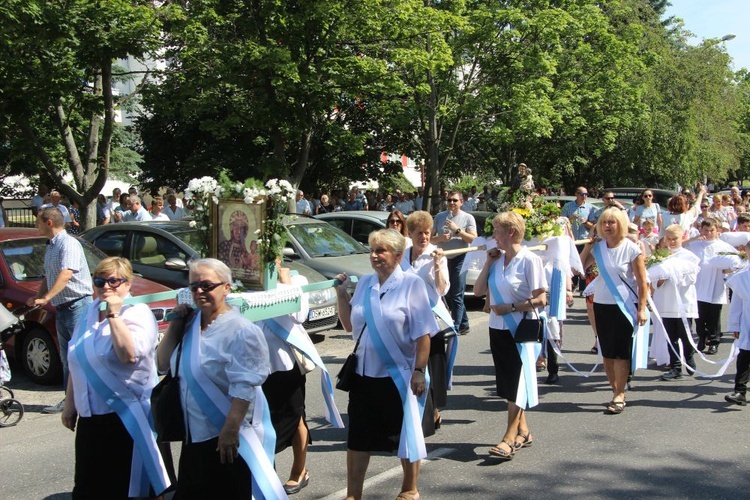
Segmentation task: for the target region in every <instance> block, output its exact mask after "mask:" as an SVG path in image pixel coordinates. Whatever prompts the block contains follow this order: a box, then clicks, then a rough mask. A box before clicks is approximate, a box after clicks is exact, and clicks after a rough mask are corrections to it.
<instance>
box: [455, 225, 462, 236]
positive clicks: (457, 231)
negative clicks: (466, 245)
mask: <svg viewBox="0 0 750 500" xmlns="http://www.w3.org/2000/svg"><path fill="white" fill-rule="evenodd" d="M460 232H461V228H460V227H459V228H458V229H456V236H458V235H459V233H460Z"/></svg>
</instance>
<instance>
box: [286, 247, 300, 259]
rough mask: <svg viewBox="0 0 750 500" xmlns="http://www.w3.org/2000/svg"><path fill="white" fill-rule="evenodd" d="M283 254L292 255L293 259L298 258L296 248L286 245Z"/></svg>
mask: <svg viewBox="0 0 750 500" xmlns="http://www.w3.org/2000/svg"><path fill="white" fill-rule="evenodd" d="M283 255H284V257H291V258H293V259H296V258H298V255H297V252H295V251H294V249H293V248H290V247H284V251H283Z"/></svg>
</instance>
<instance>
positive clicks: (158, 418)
mask: <svg viewBox="0 0 750 500" xmlns="http://www.w3.org/2000/svg"><path fill="white" fill-rule="evenodd" d="M181 356H182V339H180V343H179V345H178V346H177V363H176V367H175V373H179V371H180V357H181ZM151 414H152V415H153V418H154V431H156V440H157V441H159V442H167V441H184V440H185V418H184V414H183V412H182V402H181V396H180V377H178V376H172V370H170V371H168V372H167V375H166V376H165V377H164V378H163V379H162V380H161V382H159V383H158V384H156V387H154V389H153V391H151Z"/></svg>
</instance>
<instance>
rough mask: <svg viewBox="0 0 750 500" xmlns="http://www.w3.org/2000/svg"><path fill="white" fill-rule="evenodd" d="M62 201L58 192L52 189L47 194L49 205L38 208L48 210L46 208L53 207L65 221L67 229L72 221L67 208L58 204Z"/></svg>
mask: <svg viewBox="0 0 750 500" xmlns="http://www.w3.org/2000/svg"><path fill="white" fill-rule="evenodd" d="M61 199H62V195H61V194H60V191H58V190H57V189H53V190H52V191H50V193H49V201H50V202H49V203H45V204H44V205H42V206H41V207H40V209H43V208H48V207H54V208H56V209H58V210H59V211H60V213H61V214H62V215H63V220H64V221H65V228H66V229H67V228H68V227H69V226H70V223H71V222H72V219H71V218H70V212H68V207H66V206H65V205H63V204H62V203H60V200H61Z"/></svg>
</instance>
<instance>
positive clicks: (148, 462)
mask: <svg viewBox="0 0 750 500" xmlns="http://www.w3.org/2000/svg"><path fill="white" fill-rule="evenodd" d="M92 307H95V304H92V305H89V306H87V309H86V312H85V313H84V318H85V317H86V316H87V315H88V313H89V312H90V311H91V308H92ZM86 327H87V322H86V321H79V322H78V325H77V332H76V335H77V337H78V340H77V341H76V343H75V344H74V345H75V347H74V349H73V353H74V355H75V356H76V359H77V360H78V362H79V363H80V365H81V368H82V369H83V372H84V375H85V376H86V382H88V383H89V384H90V385H91V387H92V388H93V389H94V390H95V391H96V393H97V395H98V396H99V397H100V398H101V399H102V400H104V401H105V402H106V403H107V405H109V407H110V408H112V409H113V410H114V411H115V412H116V413H117V416H118V417H119V418H120V420H121V421H122V423H123V425H124V426H125V428H126V429H127V431H128V434H130V437H131V438H132V439H133V443H134V445H135V448H134V449H133V463H132V465H133V466H134V467H131V474H133V475H135V476H136V479H135V482H137V483H138V484H139V488H138V489H139V491H137V492H135V491H133V489H132V488H133V482H132V481H131V491H130V493H131V494H134V496H135V495H136V494H137V496H148V494H149V488H148V486H149V483H150V484H151V485H153V487H154V491H155V492H156V493H161V492H163V491H164V490H166V489H167V488H168V487H169V485H170V482H169V478H168V476H167V471H166V468H165V467H164V462H163V460H162V457H161V454H160V452H159V448H158V446H157V445H156V439H155V436H154V433H153V430H152V428H151V423H150V414H149V413H147V412H146V410H145V408H144V406H143V405H144V403H145V402H143V401H139V400H136V398H135V395H134V394H133V393H132V392H131V391H130V389H128V387H127V386H126V385H125V384H124V383H123V382H122V381H120V380H118V379H117V378H116V377H114V376H113V375H112V374H111V373H110V372H108V370H107V369H106V367H104V366H101V363H100V362H99V361H98V360H97V358H96V354H94V353H91V352H90V349H93V341H94V334H93V333H86ZM87 347H89V349H87ZM89 356H91V357H92V359H93V360H94V361H93V363H96V364H97V365H98V370H97V369H96V368H94V366H93V363H92V361H91V360H90V359H89ZM105 379H106V380H105ZM127 397H129V398H130V401H126V400H125V399H123V398H127ZM145 404H146V405H147V406H149V407H150V405H149V404H148V403H145ZM136 455H137V457H138V458H136ZM138 464H140V467H137V465H138ZM144 469H145V472H146V475H143V474H142V472H143V470H144ZM139 476H140V477H139ZM146 478H147V480H146Z"/></svg>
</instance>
